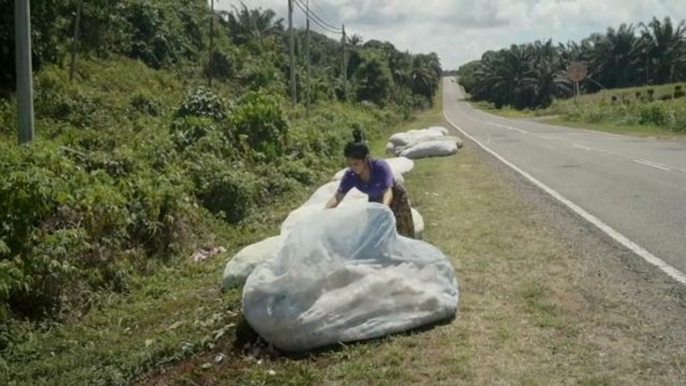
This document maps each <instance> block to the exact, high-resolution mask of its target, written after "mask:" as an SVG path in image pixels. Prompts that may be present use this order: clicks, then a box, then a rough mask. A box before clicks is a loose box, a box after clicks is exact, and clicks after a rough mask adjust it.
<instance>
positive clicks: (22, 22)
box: [14, 0, 35, 144]
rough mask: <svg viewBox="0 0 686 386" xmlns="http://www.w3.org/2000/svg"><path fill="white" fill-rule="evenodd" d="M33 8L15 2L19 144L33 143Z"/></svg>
mask: <svg viewBox="0 0 686 386" xmlns="http://www.w3.org/2000/svg"><path fill="white" fill-rule="evenodd" d="M30 9H31V6H30V4H29V0H15V1H14V28H15V46H16V55H17V56H16V66H17V69H16V72H17V73H16V76H17V116H18V124H19V126H18V131H19V132H18V135H19V143H20V144H24V143H27V142H30V141H33V139H34V137H35V133H34V131H33V79H32V72H33V70H32V66H31V16H30V15H31V11H30Z"/></svg>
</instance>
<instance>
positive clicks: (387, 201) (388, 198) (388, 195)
mask: <svg viewBox="0 0 686 386" xmlns="http://www.w3.org/2000/svg"><path fill="white" fill-rule="evenodd" d="M381 202H382V203H383V204H384V205H386V206H387V207H389V208H390V207H391V203H392V202H393V188H388V189H386V191H385V192H383V200H381Z"/></svg>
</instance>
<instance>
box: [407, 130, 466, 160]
mask: <svg viewBox="0 0 686 386" xmlns="http://www.w3.org/2000/svg"><path fill="white" fill-rule="evenodd" d="M441 141H443V142H452V143H454V144H455V145H456V146H457V147H458V148H461V147H462V146H463V142H462V139H461V138H459V137H453V136H449V135H440V134H430V135H423V136H421V137H418V138H416V139H415V140H414V141H412V142H410V143H408V144H407V146H400V147H397V148H395V153H396V155H401V154H403V152H404V151H405V150H408V149H411V148H412V147H414V146H417V145H419V144H420V143H424V142H441Z"/></svg>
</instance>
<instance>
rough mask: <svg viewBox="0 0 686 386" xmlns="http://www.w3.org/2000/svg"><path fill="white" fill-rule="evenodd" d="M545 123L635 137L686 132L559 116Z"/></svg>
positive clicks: (672, 134)
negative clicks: (567, 118) (570, 119)
mask: <svg viewBox="0 0 686 386" xmlns="http://www.w3.org/2000/svg"><path fill="white" fill-rule="evenodd" d="M544 122H545V123H547V124H551V125H557V126H566V127H572V128H577V129H587V130H595V131H602V132H606V133H612V134H625V135H632V136H635V137H655V138H673V137H684V136H686V133H684V134H682V133H675V132H673V131H670V130H667V129H663V128H660V127H656V126H640V125H617V124H613V123H586V122H576V121H568V120H565V119H563V118H559V117H550V118H546V119H545V120H544Z"/></svg>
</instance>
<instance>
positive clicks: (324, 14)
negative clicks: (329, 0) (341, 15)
mask: <svg viewBox="0 0 686 386" xmlns="http://www.w3.org/2000/svg"><path fill="white" fill-rule="evenodd" d="M310 3H312V4H314V6H315V8H317V9H318V10H319V12H321V14H322V16H324V19H326V21H328V22H329V23H330V24H331V25H335V24H336V23H334V22H333V21H331V19H329V17H328V16H326V12H324V10H323V9H321V7H319V5H317V3H315V1H314V0H310Z"/></svg>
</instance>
